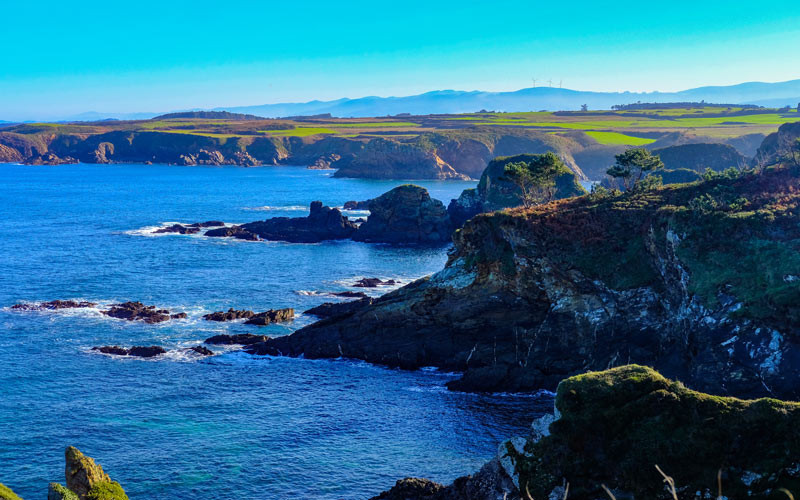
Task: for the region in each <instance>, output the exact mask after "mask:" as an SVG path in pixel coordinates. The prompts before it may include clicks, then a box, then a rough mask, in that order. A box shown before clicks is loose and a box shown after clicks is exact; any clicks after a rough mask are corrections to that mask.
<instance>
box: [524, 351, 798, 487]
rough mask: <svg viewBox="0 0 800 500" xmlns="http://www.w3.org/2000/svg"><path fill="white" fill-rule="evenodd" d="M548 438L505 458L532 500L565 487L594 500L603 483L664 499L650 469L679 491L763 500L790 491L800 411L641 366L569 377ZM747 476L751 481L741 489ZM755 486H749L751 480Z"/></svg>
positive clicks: (560, 390) (794, 405)
mask: <svg viewBox="0 0 800 500" xmlns="http://www.w3.org/2000/svg"><path fill="white" fill-rule="evenodd" d="M556 408H557V409H558V410H559V412H560V414H561V417H560V418H559V419H558V420H556V421H555V422H553V423H552V424H551V425H550V435H549V436H547V437H544V438H542V439H541V440H539V441H538V442H535V443H534V442H529V443H528V444H527V445H526V447H525V451H526V454H525V455H523V454H519V453H518V452H516V450H514V449H513V448H511V447H509V456H510V457H511V458H512V460H513V461H514V464H515V468H516V470H517V472H518V473H519V477H520V484H521V485H526V486H527V487H528V489H529V490H530V492H531V495H532V496H533V497H534V498H547V496H548V495H549V493H550V491H552V489H553V488H554V487H555V486H557V485H558V484H561V480H562V478H566V480H567V481H569V483H570V498H572V497H573V496H574V497H575V498H600V496H601V495H602V493H603V492H602V489H601V486H600V485H601V483H602V484H607V485H608V486H609V487H610V488H612V489H617V490H620V491H624V492H627V493H631V494H632V495H633V496H634V497H635V498H663V497H664V495H665V491H664V483H663V481H662V477H661V475H660V474H659V473H658V471H657V470H656V469H655V466H656V465H658V466H659V467H660V468H661V469H662V470H664V471H665V472H666V473H667V474H669V475H670V476H671V477H672V478H674V481H675V483H676V486H677V487H678V488H679V489H683V488H685V489H687V490H688V491H691V492H695V491H698V490H699V491H701V492H702V491H705V490H711V491H713V492H714V494H715V495H716V493H717V481H716V479H717V472H718V471H719V470H720V469H721V470H722V477H723V484H722V485H721V486H722V490H723V492H724V494H725V495H726V496H727V497H730V498H744V497H750V496H755V497H761V498H764V497H766V496H767V495H768V494H769V493H770V491H774V490H775V489H777V488H780V487H789V488H792V487H796V486H798V481H797V478H796V477H792V476H791V473H789V470H790V469H791V468H792V467H793V466H796V463H797V462H796V461H797V456H796V450H797V449H799V448H798V447H800V404H798V403H788V402H781V401H777V400H774V399H759V400H754V401H743V400H740V399H736V398H729V397H719V396H712V395H709V394H704V393H700V392H696V391H692V390H689V389H687V388H686V387H684V386H683V385H682V384H680V383H679V382H675V381H671V380H668V379H666V378H664V377H663V376H661V375H660V374H659V373H657V372H656V371H654V370H652V369H650V368H646V367H643V366H638V365H629V366H623V367H619V368H613V369H610V370H606V371H602V372H590V373H587V374H584V375H579V376H575V377H570V378H568V379H566V380H564V381H563V382H561V384H559V386H558V391H557V395H556ZM745 476H750V477H749V478H748V481H747V483H749V484H747V483H746V481H745ZM749 479H752V482H751V481H750V480H749Z"/></svg>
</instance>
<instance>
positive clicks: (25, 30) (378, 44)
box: [0, 0, 800, 120]
mask: <svg viewBox="0 0 800 500" xmlns="http://www.w3.org/2000/svg"><path fill="white" fill-rule="evenodd" d="M609 3H611V2H598V1H596V0H593V1H579V0H572V1H568V2H559V1H550V2H539V1H535V0H527V1H524V0H523V1H515V2H511V1H505V0H492V1H485V0H484V1H480V2H477V1H476V2H472V1H470V0H459V1H449V0H448V1H436V0H427V1H417V0H406V1H404V2H381V1H376V0H373V1H370V2H364V1H351V2H346V1H339V2H331V1H317V0H303V1H294V2H292V1H285V0H284V1H242V0H226V1H215V2H209V1H205V0H193V1H183V0H159V1H153V0H138V1H136V2H111V1H107V0H105V1H102V2H100V1H93V0H81V1H74V0H73V1H65V0H58V1H54V0H37V1H36V2H31V1H19V0H0V12H3V17H4V19H5V20H4V22H3V31H2V32H0V40H2V44H3V47H4V50H3V51H2V54H3V56H2V58H0V120H31V119H42V120H43V119H59V118H65V117H70V116H74V115H76V114H78V113H81V112H87V111H98V112H109V113H110V112H166V111H175V110H185V109H195V108H205V109H207V108H216V107H225V106H239V105H256V104H266V103H275V102H304V101H309V100H314V99H320V100H330V99H337V98H341V97H362V96H367V95H379V96H391V95H395V96H402V95H413V94H418V93H422V92H427V91H431V90H441V89H455V90H486V91H509V90H517V89H520V88H525V87H531V86H532V85H533V78H536V79H537V84H538V85H542V84H543V83H542V82H546V81H547V80H552V81H553V84H554V85H557V84H558V82H561V83H562V85H563V87H564V88H571V89H577V90H597V91H626V90H627V91H654V90H660V91H676V90H683V89H686V88H692V87H699V86H705V85H729V84H735V83H741V82H746V81H767V82H775V81H785V80H792V79H798V78H800V52H798V47H800V2H797V1H796V0H793V1H784V0H775V1H772V2H769V3H764V2H753V1H747V2H744V1H737V0H729V1H725V2H722V1H697V0H694V1H691V2H687V1H682V0H677V1H672V2H642V1H641V0H639V1H636V2H628V1H624V0H617V1H615V2H613V4H612V5H613V6H612V7H609V6H608V5H604V4H609Z"/></svg>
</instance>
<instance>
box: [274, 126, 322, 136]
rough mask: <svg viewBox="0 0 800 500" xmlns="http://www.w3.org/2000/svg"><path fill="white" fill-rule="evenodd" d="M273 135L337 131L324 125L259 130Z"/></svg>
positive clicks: (307, 134)
mask: <svg viewBox="0 0 800 500" xmlns="http://www.w3.org/2000/svg"><path fill="white" fill-rule="evenodd" d="M259 132H262V133H265V134H269V135H271V136H273V137H309V136H312V135H321V134H336V131H335V130H333V129H330V128H324V127H298V128H294V129H290V130H259Z"/></svg>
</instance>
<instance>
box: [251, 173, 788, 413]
mask: <svg viewBox="0 0 800 500" xmlns="http://www.w3.org/2000/svg"><path fill="white" fill-rule="evenodd" d="M798 202H800V175H799V174H798V170H797V167H794V166H775V167H770V168H767V169H765V170H764V171H759V172H756V171H748V172H746V173H742V174H734V173H731V172H728V173H727V174H716V175H713V176H711V177H709V178H708V180H706V181H704V182H701V183H694V184H685V185H674V186H665V187H663V188H658V189H653V190H638V191H636V190H635V191H632V192H630V193H613V192H607V191H598V192H596V193H593V194H591V195H586V196H582V197H577V198H570V199H565V200H558V201H554V202H551V203H548V204H544V205H539V206H535V207H532V208H529V209H522V208H517V209H511V210H505V211H500V212H494V213H491V214H483V215H478V216H476V217H474V218H473V219H472V220H470V221H469V222H467V223H466V225H465V226H464V227H463V229H461V230H459V231H457V232H456V233H455V236H454V240H455V249H454V250H453V251H452V252H451V254H450V257H449V260H448V263H447V265H446V266H445V268H444V269H443V270H442V271H440V272H438V273H436V274H434V275H433V276H430V277H428V278H423V279H421V280H418V281H416V282H414V283H411V284H410V285H407V286H405V287H403V288H401V289H399V290H396V291H394V292H391V293H389V294H387V295H384V296H383V297H381V298H379V299H377V300H375V301H374V302H373V303H372V304H364V307H361V308H357V309H356V310H354V311H349V312H347V313H346V314H342V315H339V316H333V317H330V318H327V319H324V320H322V321H319V322H317V323H315V324H312V325H310V326H308V327H305V328H302V329H300V330H298V331H297V332H295V333H294V334H292V335H289V336H286V337H280V338H274V339H271V340H269V341H267V342H265V343H262V344H255V345H252V346H250V347H249V348H248V350H249V351H250V352H253V353H257V354H279V355H288V356H300V355H302V356H304V357H306V358H326V357H330V358H338V357H341V356H344V357H349V358H356V359H362V360H366V361H369V362H373V363H378V364H382V365H387V366H394V367H401V368H408V369H415V368H419V367H423V366H437V367H440V368H442V369H445V370H452V371H460V372H463V376H462V378H460V379H459V380H456V381H453V382H451V383H450V384H449V386H450V387H451V388H452V389H458V390H467V391H528V390H538V389H541V388H551V389H552V388H555V387H556V385H557V384H558V382H559V381H560V380H562V379H563V378H565V377H568V376H571V375H574V374H578V373H582V372H584V371H586V370H596V369H603V368H606V367H608V366H613V365H619V364H625V363H641V364H647V365H651V366H654V367H655V368H657V369H658V370H659V371H661V372H662V373H664V374H665V375H667V376H669V377H673V378H677V379H679V380H681V381H684V382H686V383H687V384H689V385H690V386H691V387H693V388H695V389H698V390H704V391H708V392H711V393H715V394H734V395H737V396H741V397H760V396H774V397H781V398H798V397H800V392H798V387H800V385H798V383H797V382H798V380H800V368H798V367H800V345H798V340H797V335H798V332H799V331H800V330H799V329H800V309H798V304H800V300H798V298H800V257H799V256H800V253H798V242H800V223H799V222H800V212H798V210H800V209H798V206H799V203H798Z"/></svg>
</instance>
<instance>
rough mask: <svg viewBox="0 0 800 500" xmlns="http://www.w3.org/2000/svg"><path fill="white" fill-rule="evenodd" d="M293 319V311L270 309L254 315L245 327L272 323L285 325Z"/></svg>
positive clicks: (291, 309) (289, 308)
mask: <svg viewBox="0 0 800 500" xmlns="http://www.w3.org/2000/svg"><path fill="white" fill-rule="evenodd" d="M293 319H294V309H293V308H291V307H287V308H285V309H270V310H269V311H264V312H260V313H257V314H254V315H253V316H251V317H250V318H248V320H247V321H245V322H244V324H245V325H257V326H267V325H269V324H272V323H285V322H287V321H292V320H293Z"/></svg>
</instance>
